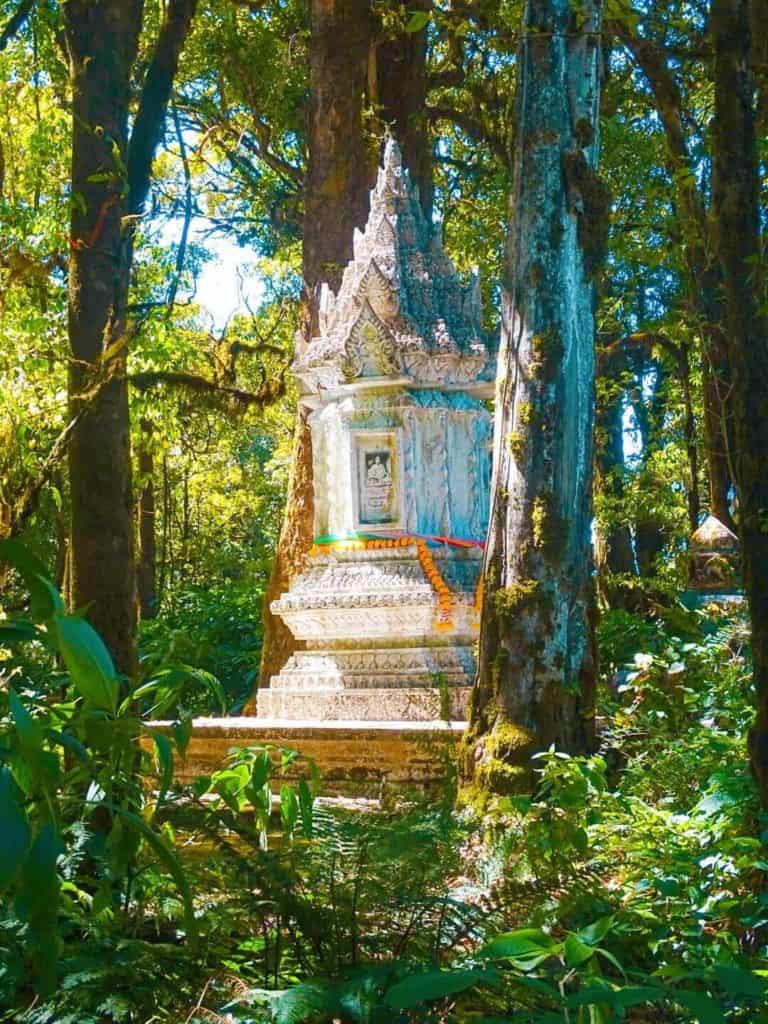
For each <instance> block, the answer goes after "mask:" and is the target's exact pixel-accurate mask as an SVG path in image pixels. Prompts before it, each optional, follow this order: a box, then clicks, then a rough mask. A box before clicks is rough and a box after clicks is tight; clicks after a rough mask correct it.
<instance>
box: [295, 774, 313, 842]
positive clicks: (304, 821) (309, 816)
mask: <svg viewBox="0 0 768 1024" xmlns="http://www.w3.org/2000/svg"><path fill="white" fill-rule="evenodd" d="M297 788H298V791H299V812H300V814H301V829H302V831H303V833H304V837H305V838H306V839H311V838H312V832H313V821H314V804H315V799H314V797H313V796H312V790H311V789H310V788H309V785H308V784H307V780H306V779H299V784H298V787H297Z"/></svg>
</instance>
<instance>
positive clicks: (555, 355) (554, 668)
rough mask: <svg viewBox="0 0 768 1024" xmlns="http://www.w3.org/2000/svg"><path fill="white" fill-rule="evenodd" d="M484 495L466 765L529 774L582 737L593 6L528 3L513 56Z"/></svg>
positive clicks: (595, 55) (599, 233)
mask: <svg viewBox="0 0 768 1024" xmlns="http://www.w3.org/2000/svg"><path fill="white" fill-rule="evenodd" d="M518 61H519V69H520V71H519V75H520V77H519V80H518V97H517V119H516V144H515V146H516V148H515V166H514V181H513V190H512V197H513V205H512V209H513V214H512V222H511V227H510V233H509V237H508V246H507V251H508V259H507V280H506V283H505V295H504V299H503V308H502V316H503V321H502V329H503V335H502V353H501V355H500V358H499V383H498V395H497V410H498V411H497V423H496V439H495V465H494V484H493V498H492V500H493V503H492V512H491V522H490V527H489V534H488V543H487V547H486V560H485V581H486V585H485V596H484V601H483V609H482V622H481V635H480V659H479V670H478V677H477V680H476V683H475V687H474V690H473V694H472V701H471V708H470V726H469V731H468V734H467V746H466V747H465V758H464V768H465V772H466V773H467V774H470V775H473V776H474V779H475V782H476V783H477V784H478V785H479V786H480V787H481V788H482V789H490V790H494V791H502V792H503V791H510V790H513V789H515V788H517V787H520V786H527V785H529V783H530V777H529V775H530V761H529V758H530V754H531V753H532V751H533V750H535V749H541V748H543V747H544V748H545V747H547V746H549V745H550V744H555V745H556V746H557V747H558V748H560V749H563V750H568V751H581V750H584V749H587V748H589V747H590V746H591V744H592V739H593V725H592V707H593V691H594V682H595V673H596V664H595V662H596V657H595V644H594V616H593V608H594V600H593V593H592V581H591V565H592V559H591V550H590V522H591V516H592V501H591V496H592V495H591V488H592V448H593V439H592V434H593V425H594V376H595V369H594V364H595V357H594V343H595V334H594V317H593V306H594V299H595V295H594V286H593V283H592V278H593V276H594V273H595V271H596V269H597V266H598V265H599V261H600V258H601V255H602V250H603V246H604V244H605V233H606V224H607V215H608V196H607V192H606V189H605V187H604V186H603V184H602V183H601V182H600V180H599V178H598V177H597V175H596V173H595V170H594V165H595V162H596V158H597V142H596V138H597V118H598V109H599V108H598V103H599V63H600V4H599V3H598V2H587V3H580V4H579V5H578V10H577V9H576V6H575V5H572V4H571V3H570V2H568V0H529V2H528V3H527V5H526V10H525V15H524V25H523V32H522V38H521V43H520V52H519V57H518Z"/></svg>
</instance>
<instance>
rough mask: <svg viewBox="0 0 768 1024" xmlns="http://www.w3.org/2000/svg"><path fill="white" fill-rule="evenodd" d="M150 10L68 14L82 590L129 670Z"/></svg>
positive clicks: (75, 8)
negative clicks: (143, 115) (135, 147)
mask: <svg viewBox="0 0 768 1024" xmlns="http://www.w3.org/2000/svg"><path fill="white" fill-rule="evenodd" d="M141 15H142V3H141V0H128V2H122V3H117V2H104V3H99V4H94V3H90V2H88V0H70V3H68V4H67V5H66V6H65V7H64V17H65V31H66V37H67V44H68V48H69V57H70V72H71V82H72V213H71V222H70V235H71V242H70V245H71V255H70V264H69V341H70V350H71V362H70V371H69V393H70V404H71V413H72V415H73V416H76V417H78V422H77V425H76V427H75V429H74V430H73V432H72V436H71V439H70V447H69V474H70V488H71V496H72V498H71V500H72V522H71V538H72V539H71V545H72V563H71V590H72V598H73V601H74V604H75V606H76V607H84V606H87V607H88V617H89V618H90V619H91V621H92V623H93V624H94V626H95V627H96V629H97V630H98V631H99V632H100V633H101V635H102V637H103V639H104V641H105V642H106V644H107V646H108V647H109V649H110V651H111V652H112V656H113V658H114V660H115V663H116V665H117V667H118V668H119V669H120V670H121V671H123V672H129V673H130V672H132V671H133V670H134V668H135V651H134V634H135V628H136V611H135V575H134V564H133V521H132V514H131V513H132V509H131V455H130V424H129V415H128V389H127V384H126V381H125V345H126V310H125V306H126V297H127V292H128V275H129V266H128V264H127V261H126V254H125V245H124V238H123V232H122V230H121V221H122V218H123V216H124V215H125V214H126V213H127V212H128V210H127V204H126V200H125V189H126V178H125V166H126V160H127V156H128V106H129V98H130V94H129V86H130V75H131V68H132V66H133V63H134V61H135V58H136V53H137V47H138V39H139V31H140V29H141Z"/></svg>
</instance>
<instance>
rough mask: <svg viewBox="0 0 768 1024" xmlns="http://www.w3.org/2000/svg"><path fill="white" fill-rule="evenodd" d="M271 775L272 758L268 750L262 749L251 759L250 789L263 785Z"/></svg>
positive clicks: (259, 787)
mask: <svg viewBox="0 0 768 1024" xmlns="http://www.w3.org/2000/svg"><path fill="white" fill-rule="evenodd" d="M271 777H272V758H271V757H270V756H269V751H268V750H262V751H261V753H259V754H257V755H256V757H255V758H254V760H253V768H252V769H251V782H250V785H251V789H253V790H254V791H255V790H258V789H261V788H262V786H265V785H266V784H267V782H268V781H269V780H270V778H271Z"/></svg>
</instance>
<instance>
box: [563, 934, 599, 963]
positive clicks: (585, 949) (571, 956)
mask: <svg viewBox="0 0 768 1024" xmlns="http://www.w3.org/2000/svg"><path fill="white" fill-rule="evenodd" d="M563 952H564V954H565V962H566V964H567V965H568V966H569V967H578V966H579V964H583V963H585V962H586V961H587V960H589V958H590V957H591V956H593V955H594V952H595V949H594V947H593V946H588V945H587V944H586V942H582V941H581V939H580V938H579V937H578V935H574V934H571V935H569V936H568V938H567V939H566V940H565V946H564V947H563Z"/></svg>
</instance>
